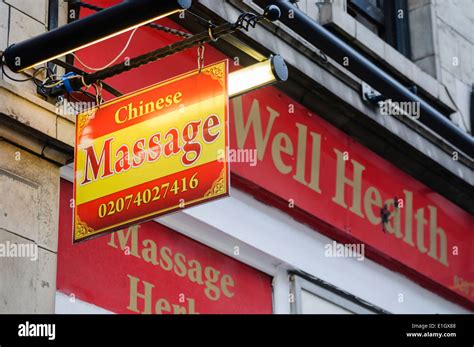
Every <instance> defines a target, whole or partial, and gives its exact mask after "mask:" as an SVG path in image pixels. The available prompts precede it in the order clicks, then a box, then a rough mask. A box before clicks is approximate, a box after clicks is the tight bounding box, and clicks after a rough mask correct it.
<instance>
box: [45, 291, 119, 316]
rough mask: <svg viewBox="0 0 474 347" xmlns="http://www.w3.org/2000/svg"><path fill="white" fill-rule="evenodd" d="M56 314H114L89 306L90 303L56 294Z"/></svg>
mask: <svg viewBox="0 0 474 347" xmlns="http://www.w3.org/2000/svg"><path fill="white" fill-rule="evenodd" d="M54 313H56V314H114V313H113V312H111V311H108V310H105V309H103V308H101V307H98V306H95V305H92V304H89V303H88V302H85V301H82V300H79V299H76V298H71V297H70V296H68V295H66V294H64V293H61V292H56V303H55V310H54Z"/></svg>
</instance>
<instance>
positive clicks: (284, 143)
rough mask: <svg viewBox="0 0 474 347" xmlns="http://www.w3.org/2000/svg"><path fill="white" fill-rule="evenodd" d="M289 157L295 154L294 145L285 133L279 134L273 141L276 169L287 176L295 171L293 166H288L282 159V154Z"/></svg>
mask: <svg viewBox="0 0 474 347" xmlns="http://www.w3.org/2000/svg"><path fill="white" fill-rule="evenodd" d="M282 152H283V153H285V154H288V155H292V154H293V144H292V143H291V139H290V137H289V136H288V135H287V134H285V133H278V134H277V135H276V136H275V138H274V139H273V143H272V158H273V163H274V164H275V167H276V168H277V169H278V171H280V172H281V173H282V174H284V175H286V174H289V173H290V172H291V170H293V167H292V166H291V165H286V164H285V163H284V162H283V159H282V158H281V153H282Z"/></svg>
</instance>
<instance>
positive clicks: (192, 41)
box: [85, 23, 237, 84]
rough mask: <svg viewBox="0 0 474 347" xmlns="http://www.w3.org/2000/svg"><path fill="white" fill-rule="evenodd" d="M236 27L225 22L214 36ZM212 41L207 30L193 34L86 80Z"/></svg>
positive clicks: (88, 81)
mask: <svg viewBox="0 0 474 347" xmlns="http://www.w3.org/2000/svg"><path fill="white" fill-rule="evenodd" d="M236 29H237V26H236V24H232V23H226V24H223V25H222V26H219V27H216V28H214V33H213V36H214V38H220V37H222V36H225V35H228V34H232V33H233V32H235V30H236ZM210 41H212V39H211V38H210V37H209V33H208V31H207V30H206V31H205V32H202V33H200V34H197V35H193V36H192V37H190V38H189V39H186V40H182V41H178V42H175V43H172V44H171V45H169V46H166V47H163V48H159V49H157V50H155V51H152V52H149V53H147V54H144V55H141V56H138V57H136V58H132V59H130V61H129V62H128V64H124V63H121V64H117V65H113V66H111V67H109V68H106V69H104V70H101V71H98V72H96V73H93V74H90V75H86V76H85V81H86V83H88V84H91V83H94V82H95V81H97V80H105V79H107V78H110V77H113V76H115V75H118V74H121V73H123V72H126V71H129V70H132V69H135V68H137V67H140V66H142V65H145V64H148V63H151V62H154V61H157V60H160V59H163V58H166V57H168V56H170V55H173V54H175V53H178V52H182V51H184V50H186V49H188V48H191V47H195V46H197V45H199V46H202V45H203V44H205V43H209V42H210Z"/></svg>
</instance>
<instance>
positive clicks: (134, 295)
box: [127, 275, 154, 314]
mask: <svg viewBox="0 0 474 347" xmlns="http://www.w3.org/2000/svg"><path fill="white" fill-rule="evenodd" d="M127 276H128V278H130V302H129V304H128V306H127V309H129V310H130V311H133V312H136V313H140V311H139V309H138V299H139V298H140V299H143V300H144V301H145V307H144V309H143V311H142V312H141V313H144V314H151V313H152V312H151V291H152V289H153V287H154V285H153V284H151V283H148V282H146V281H142V282H143V286H144V288H145V294H141V293H138V282H140V279H139V278H137V277H134V276H132V275H127Z"/></svg>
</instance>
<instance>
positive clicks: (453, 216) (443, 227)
mask: <svg viewBox="0 0 474 347" xmlns="http://www.w3.org/2000/svg"><path fill="white" fill-rule="evenodd" d="M289 105H291V107H289ZM293 111H294V112H293ZM231 148H232V149H248V150H252V149H257V153H258V162H257V165H249V164H248V163H233V164H232V172H233V173H235V174H237V175H239V176H241V177H243V178H245V179H247V180H249V181H251V182H253V183H255V184H257V185H259V186H260V187H263V188H264V189H266V190H268V191H269V192H271V193H273V194H275V195H277V196H278V197H280V198H282V199H284V200H286V201H288V202H289V203H290V204H293V205H294V206H296V207H298V208H300V209H302V210H304V211H306V212H308V213H309V214H311V215H313V216H315V217H317V218H318V219H320V220H322V221H324V222H325V223H327V224H330V225H332V226H334V227H335V228H337V229H338V230H340V231H342V232H343V233H346V234H348V235H350V236H351V238H353V239H356V240H358V241H359V242H363V243H365V244H367V245H369V246H371V247H373V248H374V249H376V250H377V251H378V252H380V253H382V254H384V255H386V256H388V257H391V258H392V259H395V260H396V261H398V262H400V263H402V264H404V265H406V266H408V267H410V268H412V269H414V270H416V271H417V272H418V273H419V274H422V275H424V276H426V277H428V278H429V279H431V280H433V281H435V282H437V283H438V284H441V285H442V286H444V287H446V288H449V289H450V290H451V291H452V292H454V293H456V294H457V295H460V296H462V297H463V298H465V299H467V300H468V302H470V303H471V304H472V303H474V262H473V261H472V254H473V251H474V249H473V245H474V243H473V242H472V237H473V235H472V231H473V230H472V229H473V225H474V217H473V216H472V215H471V214H469V213H468V212H466V211H465V210H463V209H461V208H459V207H458V206H457V205H455V204H453V203H452V202H450V201H448V200H447V199H445V198H444V197H442V196H441V195H439V194H437V193H436V192H434V191H432V190H431V189H429V188H428V187H426V186H425V185H423V184H422V183H420V182H419V181H417V180H415V179H414V178H412V177H410V176H409V175H407V174H405V173H404V172H403V171H401V170H400V169H398V168H397V167H395V166H394V165H392V164H391V163H389V162H388V161H386V160H384V159H382V158H381V157H379V156H378V155H376V154H374V153H373V152H372V151H370V150H369V149H367V148H366V147H364V146H362V145H360V144H359V143H357V142H355V141H354V140H353V139H352V138H351V137H349V136H348V135H346V134H345V133H343V132H342V131H340V130H339V129H337V128H336V127H334V126H332V125H331V124H329V123H327V122H326V121H324V120H323V119H321V118H320V117H318V116H316V115H314V114H311V112H310V111H309V110H308V109H306V108H304V107H303V106H301V105H299V104H297V103H296V102H295V101H294V100H292V99H290V98H289V97H287V96H285V95H284V94H281V93H279V92H278V91H277V90H276V89H274V88H266V89H262V90H259V91H256V92H253V93H251V94H247V95H245V96H243V97H239V98H235V99H233V100H232V103H231ZM230 157H231V158H232V153H230ZM268 177H271V179H268Z"/></svg>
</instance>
